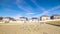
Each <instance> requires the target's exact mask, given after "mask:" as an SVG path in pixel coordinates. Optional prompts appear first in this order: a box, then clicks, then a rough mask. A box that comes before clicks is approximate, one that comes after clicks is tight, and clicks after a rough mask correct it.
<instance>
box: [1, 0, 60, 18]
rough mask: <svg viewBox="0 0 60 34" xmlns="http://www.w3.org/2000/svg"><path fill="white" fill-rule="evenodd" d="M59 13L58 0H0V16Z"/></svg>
mask: <svg viewBox="0 0 60 34" xmlns="http://www.w3.org/2000/svg"><path fill="white" fill-rule="evenodd" d="M53 14H60V0H0V16H4V17H21V16H23V17H40V16H42V15H49V16H51V15H53Z"/></svg>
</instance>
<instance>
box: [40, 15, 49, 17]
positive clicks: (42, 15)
mask: <svg viewBox="0 0 60 34" xmlns="http://www.w3.org/2000/svg"><path fill="white" fill-rule="evenodd" d="M41 17H49V16H47V15H42V16H41Z"/></svg>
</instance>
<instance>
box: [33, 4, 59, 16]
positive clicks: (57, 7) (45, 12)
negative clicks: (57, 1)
mask: <svg viewBox="0 0 60 34" xmlns="http://www.w3.org/2000/svg"><path fill="white" fill-rule="evenodd" d="M59 8H60V5H58V6H55V7H53V8H51V9H49V10H46V11H43V13H41V14H38V15H35V16H34V17H37V16H42V15H47V14H49V13H50V12H51V11H54V10H56V9H59Z"/></svg>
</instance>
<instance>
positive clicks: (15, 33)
mask: <svg viewBox="0 0 60 34" xmlns="http://www.w3.org/2000/svg"><path fill="white" fill-rule="evenodd" d="M0 34H60V27H57V26H53V25H49V24H40V23H36V24H31V23H24V24H20V23H6V24H0Z"/></svg>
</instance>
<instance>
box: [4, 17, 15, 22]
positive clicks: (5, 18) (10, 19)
mask: <svg viewBox="0 0 60 34" xmlns="http://www.w3.org/2000/svg"><path fill="white" fill-rule="evenodd" d="M3 21H4V22H5V23H9V22H10V21H15V19H13V18H11V17H4V18H3Z"/></svg>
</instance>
